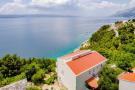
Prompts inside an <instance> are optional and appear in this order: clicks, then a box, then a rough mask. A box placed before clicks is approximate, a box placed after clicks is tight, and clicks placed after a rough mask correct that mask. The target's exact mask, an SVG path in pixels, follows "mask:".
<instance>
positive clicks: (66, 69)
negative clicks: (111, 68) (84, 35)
mask: <svg viewBox="0 0 135 90" xmlns="http://www.w3.org/2000/svg"><path fill="white" fill-rule="evenodd" d="M106 60H107V59H106V58H105V57H103V56H102V55H101V54H99V53H98V52H96V51H90V50H78V51H75V52H73V53H70V54H68V55H65V56H62V57H59V58H58V59H57V73H58V81H59V83H61V84H63V85H64V86H65V87H66V88H67V89H68V90H89V89H96V88H97V87H98V84H97V81H98V73H99V71H100V70H101V68H102V67H103V65H104V64H105V62H106Z"/></svg>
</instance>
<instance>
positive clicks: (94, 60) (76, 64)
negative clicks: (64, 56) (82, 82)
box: [67, 51, 106, 75]
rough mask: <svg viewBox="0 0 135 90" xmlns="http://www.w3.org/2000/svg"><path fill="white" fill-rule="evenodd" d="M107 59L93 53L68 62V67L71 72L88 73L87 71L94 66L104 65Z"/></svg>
mask: <svg viewBox="0 0 135 90" xmlns="http://www.w3.org/2000/svg"><path fill="white" fill-rule="evenodd" d="M105 60H106V58H105V57H103V56H102V55H101V54H99V53H98V52H95V51H94V52H91V53H89V54H87V55H85V56H82V57H79V58H76V59H73V60H71V61H69V62H67V65H68V66H69V67H70V68H71V70H72V71H73V72H74V73H75V74H76V75H78V74H80V73H81V72H84V71H86V70H87V69H90V68H92V67H93V66H95V65H97V64H100V63H102V62H103V61H105Z"/></svg>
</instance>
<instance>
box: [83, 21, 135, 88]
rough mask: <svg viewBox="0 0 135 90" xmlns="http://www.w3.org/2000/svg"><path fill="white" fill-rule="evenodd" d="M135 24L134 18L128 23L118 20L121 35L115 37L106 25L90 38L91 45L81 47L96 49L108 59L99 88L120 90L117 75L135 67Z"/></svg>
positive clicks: (117, 25) (117, 26)
mask: <svg viewBox="0 0 135 90" xmlns="http://www.w3.org/2000/svg"><path fill="white" fill-rule="evenodd" d="M134 24H135V23H134V19H133V20H129V21H128V22H126V23H122V22H119V21H118V22H116V23H115V26H116V28H117V31H118V33H119V37H115V33H114V31H113V30H111V28H110V26H108V25H107V26H106V25H105V26H103V27H101V28H100V29H99V30H98V31H97V32H95V33H94V34H93V35H92V37H91V38H90V39H89V42H88V44H89V45H90V46H89V47H86V48H81V49H91V50H96V51H98V52H100V53H101V54H102V55H104V56H105V57H106V58H107V59H108V61H107V64H106V66H105V67H104V68H103V70H102V72H101V74H100V81H99V84H100V87H99V90H118V80H117V76H118V75H119V74H120V73H121V72H123V71H128V72H131V71H132V70H131V69H132V68H133V67H135V35H134V31H135V26H134ZM111 65H115V66H116V67H115V68H112V67H111Z"/></svg>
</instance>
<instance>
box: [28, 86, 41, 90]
mask: <svg viewBox="0 0 135 90" xmlns="http://www.w3.org/2000/svg"><path fill="white" fill-rule="evenodd" d="M26 90H42V89H41V88H40V87H37V86H29V87H27V88H26Z"/></svg>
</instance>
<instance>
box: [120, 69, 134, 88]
mask: <svg viewBox="0 0 135 90" xmlns="http://www.w3.org/2000/svg"><path fill="white" fill-rule="evenodd" d="M118 80H119V90H135V68H133V72H124V73H122V74H120V75H119V76H118Z"/></svg>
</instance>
